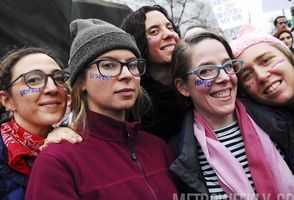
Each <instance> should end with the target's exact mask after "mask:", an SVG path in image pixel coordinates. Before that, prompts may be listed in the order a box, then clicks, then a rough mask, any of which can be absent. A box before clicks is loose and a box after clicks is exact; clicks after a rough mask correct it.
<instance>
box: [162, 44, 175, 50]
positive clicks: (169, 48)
mask: <svg viewBox="0 0 294 200" xmlns="http://www.w3.org/2000/svg"><path fill="white" fill-rule="evenodd" d="M174 48H175V45H168V46H165V47H163V48H162V50H168V51H173V50H174Z"/></svg>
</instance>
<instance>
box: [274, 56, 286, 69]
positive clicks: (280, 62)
mask: <svg viewBox="0 0 294 200" xmlns="http://www.w3.org/2000/svg"><path fill="white" fill-rule="evenodd" d="M284 62H285V58H282V59H279V60H277V61H276V62H274V63H273V64H272V65H271V68H272V69H276V68H277V67H279V66H280V65H281V64H282V63H284Z"/></svg>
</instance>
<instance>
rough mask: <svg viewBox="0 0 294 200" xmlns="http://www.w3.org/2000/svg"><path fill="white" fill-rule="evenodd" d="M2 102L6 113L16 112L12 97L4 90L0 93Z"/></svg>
mask: <svg viewBox="0 0 294 200" xmlns="http://www.w3.org/2000/svg"><path fill="white" fill-rule="evenodd" d="M0 102H1V104H2V105H3V106H4V107H5V108H6V111H12V112H14V111H16V108H15V106H14V104H13V101H12V99H11V96H10V95H9V94H8V92H6V91H3V90H1V91H0Z"/></svg>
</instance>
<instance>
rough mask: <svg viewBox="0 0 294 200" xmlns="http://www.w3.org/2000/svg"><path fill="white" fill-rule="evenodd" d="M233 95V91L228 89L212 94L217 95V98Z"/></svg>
mask: <svg viewBox="0 0 294 200" xmlns="http://www.w3.org/2000/svg"><path fill="white" fill-rule="evenodd" d="M230 95H231V91H230V90H226V91H221V92H217V93H215V94H213V95H211V96H213V97H215V98H225V97H228V96H230Z"/></svg>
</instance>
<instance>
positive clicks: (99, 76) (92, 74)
mask: <svg viewBox="0 0 294 200" xmlns="http://www.w3.org/2000/svg"><path fill="white" fill-rule="evenodd" d="M90 78H92V79H100V80H110V79H111V78H112V77H110V76H102V75H101V74H94V73H90Z"/></svg>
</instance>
